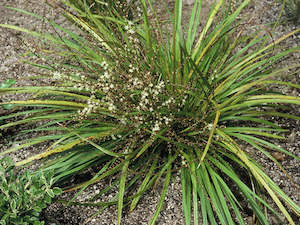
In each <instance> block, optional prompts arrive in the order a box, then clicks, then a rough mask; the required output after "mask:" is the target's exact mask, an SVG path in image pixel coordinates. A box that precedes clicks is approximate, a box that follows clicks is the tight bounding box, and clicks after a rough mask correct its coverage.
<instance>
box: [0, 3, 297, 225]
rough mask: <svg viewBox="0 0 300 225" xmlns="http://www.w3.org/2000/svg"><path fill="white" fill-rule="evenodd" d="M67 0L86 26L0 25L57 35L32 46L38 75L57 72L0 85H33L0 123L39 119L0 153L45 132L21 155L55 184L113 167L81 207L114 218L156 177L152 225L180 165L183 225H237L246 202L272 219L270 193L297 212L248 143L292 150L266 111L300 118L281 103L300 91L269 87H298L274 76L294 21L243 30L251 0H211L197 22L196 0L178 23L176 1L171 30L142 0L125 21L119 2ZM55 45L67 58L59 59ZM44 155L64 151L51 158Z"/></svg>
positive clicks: (72, 16) (68, 10) (99, 176)
mask: <svg viewBox="0 0 300 225" xmlns="http://www.w3.org/2000/svg"><path fill="white" fill-rule="evenodd" d="M63 2H64V3H65V5H64V6H62V7H60V10H61V11H63V13H64V14H65V15H66V17H67V18H68V19H69V20H70V21H72V22H73V23H75V24H76V25H77V26H78V27H79V28H80V29H81V32H82V33H84V34H85V35H78V34H76V33H75V32H72V31H70V30H68V29H66V28H63V27H61V26H59V25H58V24H55V23H54V22H53V21H47V22H49V23H50V24H51V25H52V26H53V27H54V28H55V29H56V30H57V31H59V32H56V34H54V35H53V34H48V33H38V32H35V31H30V30H27V29H25V28H21V27H17V26H13V25H4V24H3V25H1V27H5V28H11V29H16V30H19V31H22V32H25V33H29V34H31V35H33V36H35V37H39V38H41V39H43V40H46V41H47V42H48V43H53V46H54V48H55V49H54V50H53V52H51V50H49V49H50V48H49V49H46V50H45V53H46V54H44V53H43V52H42V51H41V52H35V53H34V54H35V56H37V57H39V58H42V59H43V60H40V62H45V64H38V63H37V62H35V63H34V64H35V65H37V66H39V67H41V68H44V69H48V72H45V74H44V76H45V77H46V78H47V79H49V77H51V78H52V79H53V83H52V84H51V85H49V86H34V87H30V86H24V87H10V88H4V89H0V94H12V93H13V94H15V93H17V94H19V93H32V94H33V95H31V96H30V98H29V99H26V100H22V101H10V102H4V103H0V104H8V103H9V104H13V105H15V106H17V107H22V109H23V111H21V112H14V113H11V114H10V115H9V116H7V115H6V116H2V117H0V119H7V118H13V117H16V118H19V120H18V121H17V122H7V123H5V124H3V125H1V126H0V129H5V128H9V127H12V126H15V125H16V124H32V123H36V122H37V121H39V122H40V121H44V124H43V125H42V126H39V127H36V128H31V129H28V130H24V131H22V132H20V134H19V135H20V136H21V135H22V134H24V133H30V132H36V133H39V134H42V135H41V136H39V137H36V138H33V139H30V140H26V142H22V143H20V145H19V146H15V147H12V148H11V149H8V150H7V151H5V152H3V153H0V155H1V154H6V153H8V152H12V151H17V150H19V149H22V148H23V147H27V146H31V145H34V144H38V143H42V142H49V141H51V143H52V144H51V146H49V149H47V151H45V152H41V153H39V154H37V155H34V156H32V157H30V158H27V159H25V160H22V161H20V162H17V165H18V166H19V165H23V164H26V163H29V162H32V161H34V160H38V159H48V163H46V165H45V168H44V169H45V170H54V171H55V177H54V179H55V182H57V183H61V182H64V181H66V180H68V179H69V178H70V176H73V175H74V174H79V173H81V172H82V171H86V170H87V169H88V168H90V167H93V168H94V169H98V171H96V173H95V174H94V176H93V178H92V179H90V180H88V181H85V182H82V183H80V184H76V185H73V186H71V187H69V188H70V189H69V190H78V189H82V190H83V189H85V188H86V187H87V186H89V185H91V184H94V183H96V182H100V181H103V180H104V179H110V178H111V177H114V179H111V180H114V181H113V182H112V183H111V185H108V186H107V187H106V188H105V189H103V190H102V191H101V192H100V193H99V194H95V195H94V196H92V197H91V198H90V199H89V200H88V205H90V206H91V205H92V206H98V207H100V210H99V211H102V210H104V209H105V208H107V207H108V206H110V205H117V206H118V214H117V215H118V216H117V220H118V224H121V221H122V212H123V210H124V205H128V206H129V211H132V210H134V209H135V208H136V205H137V204H138V202H139V201H140V198H141V196H142V195H143V194H144V193H146V192H147V191H148V190H149V189H151V188H152V187H153V186H154V187H155V186H157V184H158V183H159V182H162V183H163V188H162V192H161V198H160V200H159V203H158V205H157V208H156V211H155V213H154V215H153V217H152V219H151V221H149V224H151V225H153V224H155V221H156V220H157V218H158V216H159V213H160V211H161V210H162V208H163V207H162V206H163V203H164V199H165V196H166V193H167V190H168V186H169V184H170V182H171V178H172V175H173V171H179V172H180V177H181V183H182V196H183V199H182V202H183V211H184V214H185V222H186V224H187V225H189V224H191V223H193V224H199V223H200V214H201V219H202V221H203V224H204V225H208V224H222V225H227V224H228V225H231V224H234V223H238V224H242V225H243V224H245V223H244V218H243V216H242V211H243V210H247V209H248V208H247V207H248V206H249V208H250V209H251V210H252V213H253V215H254V217H255V220H257V221H259V223H261V224H263V225H268V224H269V221H268V213H274V214H275V215H278V212H276V210H274V209H273V208H272V207H271V205H270V204H269V203H268V202H267V201H265V197H266V195H268V197H269V198H270V199H272V200H273V202H274V204H276V206H277V207H278V209H279V210H280V212H281V213H282V214H283V215H284V216H285V218H286V221H288V223H290V224H291V225H294V224H295V222H294V221H293V219H292V216H291V215H290V213H289V211H288V210H287V207H288V208H289V209H290V210H291V211H292V212H293V213H295V214H296V215H300V208H299V206H298V205H297V204H296V203H295V202H294V201H292V199H291V198H290V197H289V196H287V195H286V194H285V193H284V192H283V191H282V190H281V189H280V188H279V187H278V186H277V185H276V184H275V182H274V181H272V179H271V178H270V177H269V176H268V175H267V174H266V173H265V172H264V171H263V169H262V166H261V165H259V163H258V162H256V161H255V159H253V158H252V157H251V156H250V154H249V153H248V152H247V151H245V149H244V146H245V145H249V146H251V147H252V149H254V150H255V151H257V152H260V153H261V154H264V155H265V156H266V157H268V158H269V159H270V160H272V161H273V162H274V164H276V165H278V166H279V167H280V168H281V169H282V170H283V171H284V168H283V167H282V166H281V165H280V163H279V162H278V161H277V160H276V158H274V157H273V155H272V154H271V153H272V152H274V151H278V152H282V153H284V154H286V155H289V156H290V157H293V158H295V159H297V160H299V157H297V156H295V155H293V154H291V153H289V152H288V151H286V150H285V149H283V148H281V147H279V146H277V145H275V144H274V143H272V139H274V140H281V139H284V137H283V136H282V135H281V133H282V132H286V131H287V130H285V129H282V128H280V126H279V125H278V124H277V123H276V121H273V119H272V118H278V117H283V118H289V119H300V118H299V116H296V115H293V114H292V113H289V112H287V111H284V112H282V110H281V109H287V106H285V105H288V104H295V105H299V104H300V98H299V97H295V96H292V95H288V94H283V93H280V92H274V91H272V89H271V88H272V86H276V87H277V86H278V85H282V86H287V87H290V88H297V89H299V88H300V86H299V85H297V84H293V83H289V82H283V81H279V80H278V79H277V77H278V76H280V75H281V74H283V73H285V72H288V71H292V70H297V69H298V68H299V65H292V66H288V67H285V68H277V67H276V64H277V62H279V61H280V60H282V59H284V58H285V57H286V56H287V55H288V54H290V53H292V52H294V51H299V47H296V48H293V49H285V50H282V51H281V52H280V51H277V52H278V53H275V52H274V48H275V46H276V47H277V46H278V45H279V44H280V43H281V41H283V40H285V39H286V38H288V37H290V36H292V35H293V34H295V33H296V32H298V31H299V29H298V30H295V31H292V32H290V33H288V34H286V35H284V36H283V37H281V38H279V39H277V40H272V37H271V35H268V34H267V35H263V34H264V32H261V31H257V32H254V33H253V34H244V35H243V32H242V31H241V29H242V28H243V26H242V25H241V22H242V21H241V20H240V19H239V17H238V16H239V14H240V13H241V11H242V10H243V9H244V8H245V7H246V6H247V5H248V3H249V2H250V0H244V1H242V2H241V4H240V5H239V6H238V7H237V8H236V9H235V10H234V11H233V12H232V13H229V12H231V10H228V7H226V6H225V5H226V1H224V0H219V1H217V2H216V3H215V4H214V5H213V6H212V9H211V11H210V13H209V15H208V18H207V21H206V23H204V25H203V27H202V28H201V30H200V31H199V30H198V29H199V26H200V24H201V21H200V18H201V16H200V15H201V9H202V1H201V0H196V1H195V3H194V6H193V9H192V12H191V17H190V20H189V21H188V23H187V24H183V23H182V10H183V1H182V0H176V1H175V7H174V12H173V14H171V13H170V19H169V21H168V22H169V23H170V24H172V25H173V26H172V31H171V32H169V33H168V31H167V30H168V29H165V21H161V20H160V18H158V16H157V14H156V12H155V9H154V7H153V5H152V2H151V1H150V0H148V1H146V0H140V1H138V5H137V7H140V9H141V10H140V11H141V12H142V15H141V17H137V18H132V19H131V17H130V16H129V15H128V14H126V13H125V14H123V13H121V12H120V10H119V8H118V7H117V6H116V5H115V4H108V5H105V7H106V8H105V10H95V9H94V8H93V7H94V5H90V3H91V1H85V0H78V1H72V0H70V1H63ZM96 2H98V3H100V1H96ZM223 9H224V10H223ZM15 10H17V11H21V12H23V13H25V14H28V15H31V16H34V17H36V18H37V19H41V20H46V19H44V18H41V17H40V16H37V15H35V14H32V13H29V12H24V11H22V10H18V9H15ZM122 12H123V11H122ZM127 12H130V10H129V11H127ZM222 12H223V13H222ZM220 15H222V16H223V17H222V18H219V17H218V16H220ZM60 33H64V35H60ZM47 53H48V55H47ZM49 54H51V56H49ZM55 55H59V56H60V57H65V58H66V60H64V61H62V60H61V59H60V60H55ZM292 75H293V74H291V76H292ZM22 115H26V118H22ZM46 134H47V135H46ZM52 155H57V156H60V157H49V156H52ZM241 171H242V172H241ZM245 177H247V178H248V179H245ZM116 186H118V189H119V192H118V193H117V194H116V196H115V197H114V198H112V199H111V200H110V201H108V202H105V203H102V202H101V203H94V201H95V200H96V199H97V198H98V197H99V196H100V195H103V194H106V193H107V192H109V191H111V190H113V189H114V188H115V187H116ZM233 187H234V188H233ZM250 187H253V188H250ZM75 197H76V196H75ZM243 201H246V202H247V205H246V206H245V205H243V204H241V202H243ZM199 209H200V210H201V211H200V210H199ZM192 215H193V216H192ZM192 220H193V221H192Z"/></svg>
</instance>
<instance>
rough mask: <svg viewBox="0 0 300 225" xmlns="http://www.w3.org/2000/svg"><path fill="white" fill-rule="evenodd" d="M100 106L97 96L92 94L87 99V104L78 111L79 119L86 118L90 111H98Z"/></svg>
mask: <svg viewBox="0 0 300 225" xmlns="http://www.w3.org/2000/svg"><path fill="white" fill-rule="evenodd" d="M99 106H100V102H99V101H98V100H97V99H96V98H95V96H94V95H91V96H90V98H89V99H88V101H87V106H86V107H84V108H83V109H82V110H79V111H78V114H79V119H84V118H86V117H87V115H89V114H90V113H93V112H95V111H96V109H97V108H98V107H99Z"/></svg>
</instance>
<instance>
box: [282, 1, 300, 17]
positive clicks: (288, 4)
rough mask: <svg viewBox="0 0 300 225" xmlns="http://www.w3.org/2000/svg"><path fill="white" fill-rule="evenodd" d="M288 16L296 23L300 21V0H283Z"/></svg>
mask: <svg viewBox="0 0 300 225" xmlns="http://www.w3.org/2000/svg"><path fill="white" fill-rule="evenodd" d="M282 2H283V5H282V7H283V9H284V11H285V13H286V16H287V17H288V18H289V19H290V20H292V21H293V22H294V23H300V0H282Z"/></svg>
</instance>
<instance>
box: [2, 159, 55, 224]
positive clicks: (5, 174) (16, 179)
mask: <svg viewBox="0 0 300 225" xmlns="http://www.w3.org/2000/svg"><path fill="white" fill-rule="evenodd" d="M52 184H53V173H50V172H47V173H43V172H41V171H39V172H35V173H33V172H30V171H28V170H27V171H25V172H24V174H17V172H16V170H15V166H14V163H13V161H12V160H11V159H10V158H8V157H5V158H2V159H1V160H0V224H1V225H13V224H15V225H26V224H28V225H29V224H33V225H42V224H44V221H40V213H41V211H42V210H43V209H44V208H46V206H47V204H50V203H51V200H52V198H54V197H55V196H57V195H59V194H60V193H61V189H60V188H58V187H54V188H52V187H51V186H52Z"/></svg>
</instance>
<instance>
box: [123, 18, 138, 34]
mask: <svg viewBox="0 0 300 225" xmlns="http://www.w3.org/2000/svg"><path fill="white" fill-rule="evenodd" d="M133 25H134V24H133V22H132V21H128V22H127V25H125V26H124V29H125V30H126V32H127V33H128V34H129V35H132V34H134V33H135V31H134V29H133Z"/></svg>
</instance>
